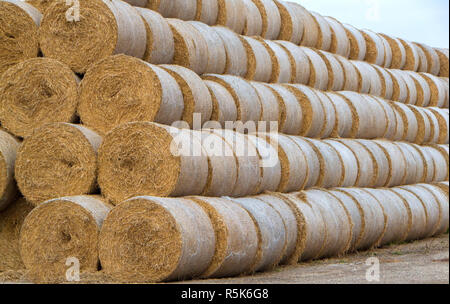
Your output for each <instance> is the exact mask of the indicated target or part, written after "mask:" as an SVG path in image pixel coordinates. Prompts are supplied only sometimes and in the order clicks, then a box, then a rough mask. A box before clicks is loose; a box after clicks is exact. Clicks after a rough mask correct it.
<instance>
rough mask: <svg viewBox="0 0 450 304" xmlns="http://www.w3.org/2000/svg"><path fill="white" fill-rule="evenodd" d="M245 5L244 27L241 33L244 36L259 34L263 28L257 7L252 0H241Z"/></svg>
mask: <svg viewBox="0 0 450 304" xmlns="http://www.w3.org/2000/svg"><path fill="white" fill-rule="evenodd" d="M241 1H242V3H243V4H244V5H245V9H246V10H245V15H246V20H245V27H244V29H243V31H242V35H245V36H261V33H262V30H263V20H262V16H261V13H260V12H259V9H258V7H257V6H256V5H255V3H254V2H253V1H252V0H241Z"/></svg>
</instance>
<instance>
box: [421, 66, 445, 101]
mask: <svg viewBox="0 0 450 304" xmlns="http://www.w3.org/2000/svg"><path fill="white" fill-rule="evenodd" d="M417 78H422V79H424V80H425V82H426V83H427V84H428V87H429V89H430V94H431V96H430V102H429V104H424V105H423V106H432V107H440V108H443V107H444V106H445V103H446V102H445V99H446V98H448V96H447V94H446V84H444V83H443V82H442V81H441V80H440V78H438V77H436V76H434V75H431V74H426V73H420V74H417ZM447 88H448V85H447Z"/></svg>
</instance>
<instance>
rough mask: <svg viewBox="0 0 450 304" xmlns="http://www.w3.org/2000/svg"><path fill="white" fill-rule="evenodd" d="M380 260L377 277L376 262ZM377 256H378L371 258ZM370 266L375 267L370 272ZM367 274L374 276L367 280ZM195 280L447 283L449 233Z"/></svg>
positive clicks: (11, 276) (6, 278)
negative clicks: (242, 274) (252, 272)
mask: <svg viewBox="0 0 450 304" xmlns="http://www.w3.org/2000/svg"><path fill="white" fill-rule="evenodd" d="M368 259H371V260H369V261H372V262H374V261H379V281H377V280H376V278H377V277H376V274H377V271H376V265H374V264H371V265H367V264H366V262H367V260H368ZM374 259H377V260H374ZM370 270H375V271H374V272H371V271H370ZM368 272H369V275H370V276H369V278H370V279H375V280H374V281H368V280H367V279H366V274H367V273H368ZM2 282H3V283H28V282H29V281H27V280H26V279H24V275H23V272H8V273H0V283H2ZM80 283H97V284H98V283H112V282H111V281H108V280H107V279H105V277H104V276H102V275H98V274H96V275H85V276H84V278H82V282H80ZM179 283H191V284H192V283H194V284H217V283H219V284H306V283H308V284H344V283H346V284H367V283H382V284H384V283H392V284H408V283H411V284H425V283H427V284H431V283H433V284H449V235H448V234H446V235H443V236H440V237H436V238H432V239H427V240H423V241H417V242H413V243H408V244H401V245H391V246H388V247H385V248H381V249H375V250H371V251H366V252H361V253H356V254H351V255H347V256H345V257H341V258H333V259H327V260H320V261H313V262H308V263H304V264H299V265H296V266H287V267H278V268H277V269H275V270H273V271H270V272H265V273H259V274H256V275H253V276H247V277H238V278H229V279H218V280H198V281H188V282H178V284H179Z"/></svg>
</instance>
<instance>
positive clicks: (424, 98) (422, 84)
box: [405, 71, 431, 107]
mask: <svg viewBox="0 0 450 304" xmlns="http://www.w3.org/2000/svg"><path fill="white" fill-rule="evenodd" d="M405 73H407V74H408V75H409V76H410V77H411V78H412V79H413V81H414V84H415V85H416V91H417V100H416V102H415V105H417V106H421V107H427V106H429V104H430V102H431V89H430V86H429V85H428V83H427V81H426V80H425V77H423V76H421V75H420V74H418V73H416V72H410V71H405Z"/></svg>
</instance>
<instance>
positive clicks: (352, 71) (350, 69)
mask: <svg viewBox="0 0 450 304" xmlns="http://www.w3.org/2000/svg"><path fill="white" fill-rule="evenodd" d="M335 57H336V59H337V60H338V61H339V63H340V64H341V66H342V70H343V71H344V80H345V82H344V88H343V89H344V90H345V91H353V92H358V89H359V82H360V80H359V78H360V75H359V72H358V70H357V69H356V67H355V65H354V64H353V63H352V62H351V61H350V60H347V58H344V57H342V56H339V55H335Z"/></svg>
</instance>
